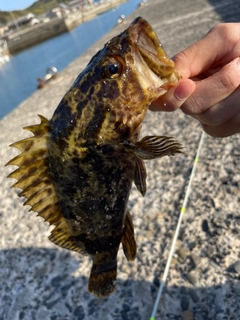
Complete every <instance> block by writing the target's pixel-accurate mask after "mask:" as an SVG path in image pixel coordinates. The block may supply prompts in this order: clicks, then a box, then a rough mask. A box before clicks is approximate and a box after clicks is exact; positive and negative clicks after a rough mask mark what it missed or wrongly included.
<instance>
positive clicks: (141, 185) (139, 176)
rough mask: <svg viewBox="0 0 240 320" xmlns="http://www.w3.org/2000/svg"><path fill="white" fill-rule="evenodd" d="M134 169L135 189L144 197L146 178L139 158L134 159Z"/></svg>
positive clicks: (143, 166) (142, 163)
mask: <svg viewBox="0 0 240 320" xmlns="http://www.w3.org/2000/svg"><path fill="white" fill-rule="evenodd" d="M136 159H137V161H136V167H135V172H134V183H135V185H136V187H137V189H138V190H139V191H140V192H141V194H142V195H143V196H144V195H145V193H146V189H147V186H146V178H147V172H146V168H145V164H144V162H143V161H142V159H140V158H136Z"/></svg>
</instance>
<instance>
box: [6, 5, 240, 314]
mask: <svg viewBox="0 0 240 320" xmlns="http://www.w3.org/2000/svg"><path fill="white" fill-rule="evenodd" d="M139 15H141V16H143V17H144V18H145V19H147V20H148V21H149V22H150V23H151V24H152V25H153V27H154V29H155V30H156V32H157V34H158V35H159V38H160V39H161V42H162V44H163V46H164V48H165V50H166V51H167V52H168V53H169V54H170V55H173V54H174V53H176V52H178V51H179V50H181V49H183V48H184V47H186V46H187V45H189V44H190V43H192V42H193V41H194V40H196V39H198V38H199V37H201V36H202V35H204V34H205V33H206V32H207V31H208V30H209V29H210V28H211V27H212V26H214V25H215V24H216V23H218V22H221V21H240V4H239V0H229V1H224V0H209V1H207V0H198V1H192V0H178V1H175V0H151V1H148V3H147V5H145V6H143V7H141V8H139V9H137V10H136V12H135V13H134V14H133V15H132V16H130V17H128V18H127V19H126V20H125V21H124V23H123V24H122V25H119V26H117V27H116V28H115V29H114V30H112V31H111V32H110V33H109V34H107V35H106V36H105V37H104V38H103V39H101V40H100V41H99V42H97V43H96V44H95V45H94V46H93V47H92V48H91V49H89V50H88V51H87V52H86V53H85V54H84V55H83V56H81V57H79V58H78V59H76V60H75V61H74V62H72V63H71V64H70V65H69V66H68V67H67V68H66V69H65V70H64V71H63V72H61V73H60V75H59V77H58V78H57V80H56V82H55V83H54V84H52V85H49V86H46V87H44V88H43V89H41V90H39V91H37V92H36V93H34V94H33V95H32V96H31V97H29V98H28V99H27V100H26V101H24V102H23V103H22V104H21V105H19V107H18V108H17V109H15V110H14V111H13V112H11V113H10V114H9V115H7V116H6V117H5V118H3V119H2V120H1V121H0V132H1V135H0V176H1V184H0V188H1V190H0V194H1V195H0V197H1V200H0V203H1V207H0V226H1V233H0V284H1V285H0V320H15V319H16V320H18V319H19V320H42V319H46V320H83V319H84V320H94V319H99V320H101V319H104V320H128V319H131V320H147V319H149V318H150V315H151V312H152V308H153V305H154V302H155V299H156V295H157V291H158V287H159V284H160V281H161V277H162V275H163V272H164V268H165V264H166V260H167V257H168V254H169V249H170V245H171V241H172V237H173V234H174V230H175V228H176V224H177V220H178V217H179V213H180V208H181V205H182V202H183V198H184V195H185V190H186V187H187V184H188V180H189V176H190V173H191V169H192V166H193V160H194V157H195V154H196V151H197V147H198V143H199V139H200V136H201V127H200V126H199V125H198V123H197V122H196V121H195V120H193V119H192V118H190V117H187V116H185V115H184V114H183V113H181V111H176V112H174V113H158V114H157V113H151V112H149V113H148V115H147V118H146V121H145V123H144V126H143V130H142V134H143V136H144V135H146V134H148V135H149V134H161V135H169V136H174V137H176V138H177V139H178V140H179V141H180V142H181V143H182V144H183V145H184V147H185V149H184V151H185V154H184V155H177V156H175V157H165V158H163V159H160V160H156V161H147V162H146V166H147V172H148V179H147V185H148V190H147V193H146V196H145V197H144V198H142V197H141V195H140V194H139V192H138V191H137V190H136V188H133V190H132V193H131V198H130V202H129V208H130V211H131V214H132V216H133V223H134V226H135V233H136V238H137V244H138V255H137V258H136V260H135V261H134V262H132V263H128V262H127V261H126V259H125V257H124V255H123V252H122V249H121V250H120V251H119V255H118V277H117V289H116V291H115V293H113V294H112V295H111V296H110V297H109V298H108V299H96V298H95V297H94V296H92V295H90V294H89V293H88V292H87V282H88V277H89V271H90V266H91V261H90V260H89V259H88V258H86V257H82V256H80V255H79V254H77V253H73V252H70V251H67V250H64V249H61V248H59V247H56V246H55V245H53V244H52V243H51V242H50V241H49V240H48V238H47V237H48V235H49V233H50V228H49V227H48V225H47V224H46V223H44V222H43V219H41V218H39V217H36V214H35V213H34V212H28V209H29V208H27V207H23V206H22V203H23V199H20V198H18V196H17V191H16V190H15V189H10V186H11V185H12V184H13V181H12V180H11V179H6V176H7V174H8V173H9V172H11V171H12V170H13V168H11V167H7V168H5V167H4V164H5V163H6V162H7V161H8V160H10V159H11V158H12V157H13V156H15V155H17V154H18V151H17V150H15V149H14V148H9V147H8V145H9V144H10V143H12V142H14V141H17V140H20V139H22V138H24V137H26V136H27V135H28V132H24V130H22V129H21V128H22V127H23V126H26V125H30V124H34V123H38V122H39V119H38V117H37V114H42V115H44V116H45V117H48V118H50V117H51V115H52V113H53V111H54V109H55V108H56V106H57V104H58V102H59V100H60V99H61V97H62V96H63V94H64V92H65V91H66V90H67V88H68V87H69V86H70V84H71V83H72V81H73V80H74V78H75V77H76V76H77V75H78V73H79V72H80V71H81V70H82V69H83V68H84V66H85V65H86V64H87V63H88V61H89V60H90V58H91V57H92V55H93V54H94V53H95V52H96V51H97V50H98V49H99V48H101V47H102V45H103V44H104V43H105V42H106V41H107V40H108V39H110V38H112V37H113V36H114V35H116V34H118V33H119V32H120V31H121V30H123V29H125V28H126V27H127V26H128V24H129V23H130V22H131V21H132V20H133V18H135V17H136V16H139ZM13 94H14V92H13ZM239 144H240V142H239V136H238V135H235V136H233V137H229V138H225V139H214V138H211V137H209V136H207V135H206V136H205V140H204V144H203V148H202V151H201V154H200V161H199V163H198V166H197V170H196V174H195V177H194V181H193V185H192V190H191V194H190V200H189V203H188V208H187V211H186V213H185V215H184V219H183V224H182V227H181V231H180V236H179V239H178V242H177V245H176V251H175V254H174V258H173V261H172V264H171V268H170V273H169V276H168V279H167V283H166V286H165V288H164V291H163V296H162V299H161V301H160V304H159V308H158V312H157V316H156V319H158V320H160V319H161V320H167V319H173V320H180V319H182V320H193V319H194V320H238V319H240V281H239V280H240V210H239V204H240V190H239V187H240V148H239Z"/></svg>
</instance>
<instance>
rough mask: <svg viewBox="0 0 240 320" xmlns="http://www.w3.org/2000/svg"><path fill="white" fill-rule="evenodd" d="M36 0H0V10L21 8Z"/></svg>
mask: <svg viewBox="0 0 240 320" xmlns="http://www.w3.org/2000/svg"><path fill="white" fill-rule="evenodd" d="M35 1H37V0H0V11H11V10H22V9H26V8H27V7H29V6H30V5H31V4H33V3H34V2H35Z"/></svg>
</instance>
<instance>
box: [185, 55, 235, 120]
mask: <svg viewBox="0 0 240 320" xmlns="http://www.w3.org/2000/svg"><path fill="white" fill-rule="evenodd" d="M239 85H240V58H237V59H235V60H233V61H232V62H230V63H229V64H227V65H226V66H224V67H223V68H222V69H221V70H220V71H219V72H217V73H215V74H213V75H212V76H210V77H208V78H206V79H204V80H202V81H199V82H197V83H196V89H195V91H194V93H193V94H192V95H191V96H190V97H189V98H188V99H187V100H186V102H185V103H184V104H183V106H182V111H183V112H184V113H186V114H188V115H191V116H198V117H199V119H201V121H203V120H204V118H205V116H207V117H208V115H210V114H211V112H214V113H216V114H218V117H219V119H221V118H222V117H223V116H224V113H225V112H226V109H225V108H223V106H224V105H226V103H220V102H221V101H222V100H224V99H226V98H227V97H229V96H230V95H231V94H232V93H233V92H234V91H235V90H236V89H237V88H238V86H239ZM225 102H226V101H225ZM227 102H228V101H227ZM212 106H215V107H214V108H213V107H212ZM207 109H209V114H208V113H207V112H205V111H206V110H207ZM216 111H217V112H216ZM204 112H205V113H204ZM202 113H204V114H202ZM201 114H202V115H201ZM216 121H219V120H218V118H216ZM203 122H204V121H203ZM204 123H205V122H204ZM206 124H208V123H206Z"/></svg>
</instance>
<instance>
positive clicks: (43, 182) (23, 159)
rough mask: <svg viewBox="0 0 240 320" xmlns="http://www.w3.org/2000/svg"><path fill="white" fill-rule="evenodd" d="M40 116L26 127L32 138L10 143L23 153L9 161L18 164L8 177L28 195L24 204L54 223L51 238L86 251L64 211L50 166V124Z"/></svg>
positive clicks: (56, 241) (64, 245) (58, 242)
mask: <svg viewBox="0 0 240 320" xmlns="http://www.w3.org/2000/svg"><path fill="white" fill-rule="evenodd" d="M39 117H40V119H41V123H40V124H37V125H32V126H28V127H24V129H26V130H28V131H30V132H32V133H33V136H32V137H29V138H26V139H23V140H20V141H17V142H14V143H13V144H11V147H15V148H18V149H19V150H20V151H21V153H20V154H19V155H17V156H16V157H15V158H13V159H12V160H10V161H9V162H8V163H7V164H6V166H8V165H16V166H18V167H19V168H18V169H16V170H15V171H13V172H12V173H10V174H9V175H8V178H14V179H16V180H17V182H15V183H14V184H13V186H12V187H15V188H20V189H22V191H21V192H20V193H19V196H20V197H25V198H26V201H25V203H24V205H29V206H30V207H31V208H30V211H31V210H33V211H36V212H37V213H38V216H41V217H42V218H43V219H44V220H45V221H47V222H49V224H50V225H55V228H54V229H53V230H52V233H51V235H50V237H49V239H50V240H51V241H52V242H53V243H55V244H56V245H58V246H61V247H63V248H67V249H70V250H75V251H78V252H80V253H82V254H84V253H85V252H84V245H83V244H82V243H81V242H79V241H76V240H75V238H74V236H73V233H72V230H71V226H70V224H69V223H68V222H67V220H66V219H65V218H64V217H63V215H62V212H61V207H60V204H59V199H58V197H57V194H56V192H55V188H54V185H53V182H52V180H51V176H50V174H49V168H48V139H49V133H50V130H51V127H50V124H49V121H48V120H47V119H46V118H44V117H43V116H39Z"/></svg>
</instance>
